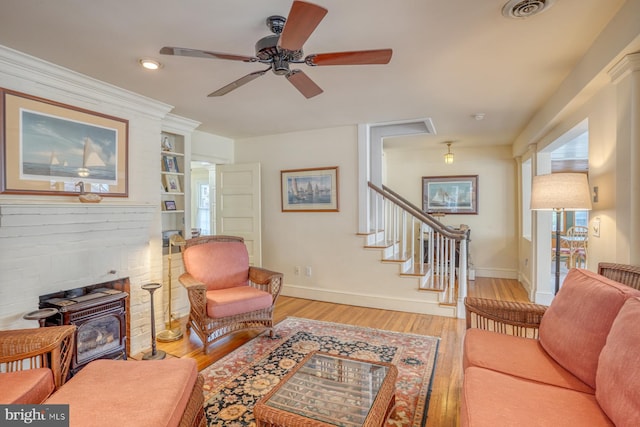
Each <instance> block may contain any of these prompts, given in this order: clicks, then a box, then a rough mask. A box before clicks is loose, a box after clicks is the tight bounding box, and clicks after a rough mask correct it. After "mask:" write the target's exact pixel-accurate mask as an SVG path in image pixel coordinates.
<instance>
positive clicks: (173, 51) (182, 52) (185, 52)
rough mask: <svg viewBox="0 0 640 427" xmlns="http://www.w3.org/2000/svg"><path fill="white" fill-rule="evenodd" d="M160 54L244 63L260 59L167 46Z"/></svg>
mask: <svg viewBox="0 0 640 427" xmlns="http://www.w3.org/2000/svg"><path fill="white" fill-rule="evenodd" d="M160 53H161V54H163V55H177V56H190V57H192V58H209V59H211V58H216V59H228V60H231V61H244V62H256V61H257V60H258V58H255V57H253V56H243V55H232V54H229V53H221V52H210V51H208V50H199V49H189V48H186V47H169V46H165V47H163V48H162V49H160Z"/></svg>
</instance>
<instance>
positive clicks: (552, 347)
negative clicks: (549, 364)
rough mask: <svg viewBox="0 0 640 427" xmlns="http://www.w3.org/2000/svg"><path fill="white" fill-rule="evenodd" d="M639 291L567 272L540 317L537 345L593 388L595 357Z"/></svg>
mask: <svg viewBox="0 0 640 427" xmlns="http://www.w3.org/2000/svg"><path fill="white" fill-rule="evenodd" d="M633 296H640V291H637V290H635V289H633V288H630V287H628V286H625V285H623V284H620V283H618V282H614V281H613V280H609V279H607V278H606V277H604V276H601V275H599V274H596V273H593V272H591V271H588V270H581V269H576V268H574V269H571V270H570V271H569V273H568V274H567V277H566V279H565V280H564V282H563V284H562V288H561V289H560V291H559V292H558V294H557V295H556V297H555V298H554V300H553V302H552V303H551V305H550V306H549V308H548V309H547V311H546V313H545V314H544V316H543V317H542V322H541V323H540V344H541V345H542V346H543V347H544V349H545V350H546V351H547V353H549V355H550V356H551V357H553V358H554V359H555V361H556V362H558V364H560V365H562V366H563V367H564V368H565V369H566V370H568V371H569V372H571V373H572V374H573V375H575V376H576V377H578V378H579V379H580V380H582V381H583V382H584V383H586V384H588V385H589V386H591V387H592V388H596V368H597V366H598V357H599V356H600V352H601V351H602V347H604V345H605V342H606V339H607V335H608V334H609V330H610V329H611V325H612V324H613V321H614V319H615V318H616V316H617V315H618V312H619V311H620V308H621V307H622V305H623V304H624V302H625V301H626V300H627V299H629V298H631V297H633Z"/></svg>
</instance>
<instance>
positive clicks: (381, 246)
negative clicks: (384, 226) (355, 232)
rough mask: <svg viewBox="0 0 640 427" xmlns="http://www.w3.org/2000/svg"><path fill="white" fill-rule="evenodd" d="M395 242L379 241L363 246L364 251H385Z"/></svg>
mask: <svg viewBox="0 0 640 427" xmlns="http://www.w3.org/2000/svg"><path fill="white" fill-rule="evenodd" d="M395 244H396V242H395V241H393V240H381V241H379V242H375V243H372V244H370V245H365V246H364V247H365V248H366V249H385V248H389V247H391V246H393V245H395Z"/></svg>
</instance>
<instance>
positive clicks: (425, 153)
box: [385, 145, 518, 279]
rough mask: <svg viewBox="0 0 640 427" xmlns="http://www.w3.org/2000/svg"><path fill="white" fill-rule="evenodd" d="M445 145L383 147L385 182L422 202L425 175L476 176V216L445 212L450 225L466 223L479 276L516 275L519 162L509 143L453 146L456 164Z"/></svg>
mask: <svg viewBox="0 0 640 427" xmlns="http://www.w3.org/2000/svg"><path fill="white" fill-rule="evenodd" d="M443 150H444V149H443V148H442V147H437V148H413V149H403V148H394V149H387V150H385V160H386V174H387V182H386V185H387V186H388V187H390V188H391V189H393V190H394V191H396V192H398V193H400V194H401V195H403V196H405V197H406V198H407V199H408V200H409V201H410V202H412V203H413V204H415V205H416V206H419V207H421V206H422V177H423V176H450V175H478V215H446V216H445V217H443V218H442V219H441V221H442V222H443V223H444V224H446V225H451V226H458V225H460V224H467V225H469V227H470V228H471V242H470V245H469V248H470V253H471V261H472V262H473V267H474V269H475V272H476V276H481V277H501V278H513V279H515V278H516V277H517V267H518V265H517V251H516V250H515V249H516V248H517V241H518V240H517V236H516V228H517V227H516V221H517V216H516V215H517V200H516V194H517V192H516V191H517V187H516V181H517V179H516V172H517V171H516V163H515V162H514V160H513V158H512V155H511V147H509V146H494V147H482V148H470V147H463V146H455V145H454V146H453V147H452V151H453V152H454V154H455V159H454V162H453V164H452V165H446V164H445V163H444V160H443V153H444V151H443Z"/></svg>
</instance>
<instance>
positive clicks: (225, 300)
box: [207, 286, 273, 319]
mask: <svg viewBox="0 0 640 427" xmlns="http://www.w3.org/2000/svg"><path fill="white" fill-rule="evenodd" d="M272 304H273V297H272V296H271V294H270V293H268V292H265V291H261V290H260V289H256V288H254V287H251V286H239V287H235V288H228V289H219V290H214V291H207V315H208V316H209V317H212V318H214V319H218V318H221V317H227V316H235V315H236V314H241V313H248V312H250V311H255V310H260V309H263V308H267V307H270V306H271V305H272Z"/></svg>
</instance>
